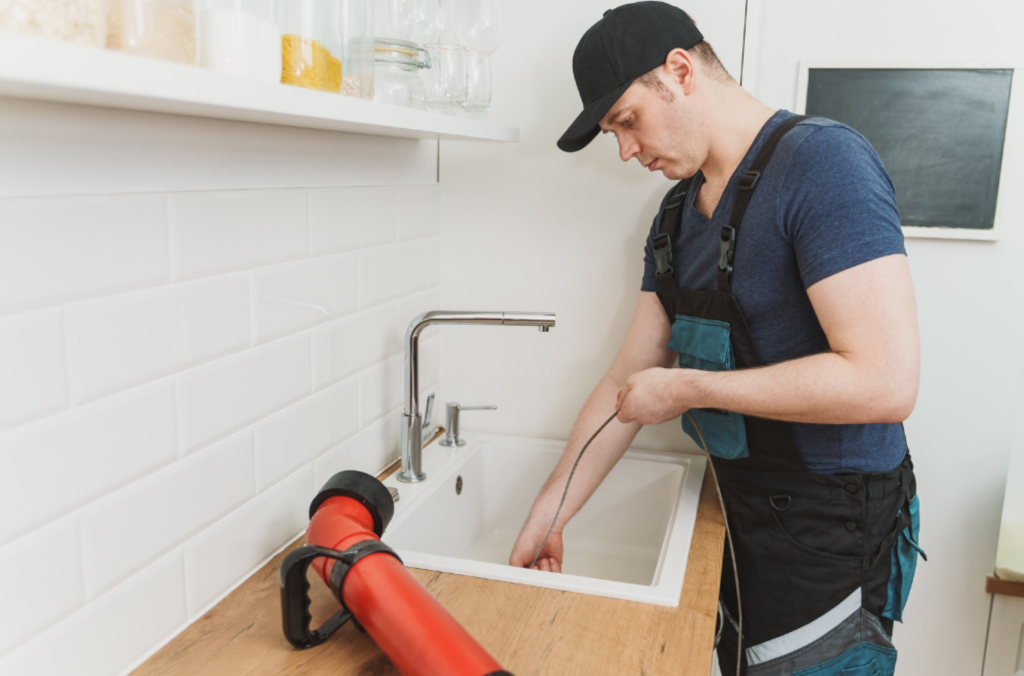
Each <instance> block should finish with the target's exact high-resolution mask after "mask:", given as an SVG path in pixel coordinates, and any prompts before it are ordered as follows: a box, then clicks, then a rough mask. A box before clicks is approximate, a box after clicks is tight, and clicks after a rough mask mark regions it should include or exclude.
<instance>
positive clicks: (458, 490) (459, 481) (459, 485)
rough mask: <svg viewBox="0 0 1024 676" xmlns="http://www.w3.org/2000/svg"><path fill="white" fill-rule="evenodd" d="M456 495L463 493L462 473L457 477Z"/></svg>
mask: <svg viewBox="0 0 1024 676" xmlns="http://www.w3.org/2000/svg"><path fill="white" fill-rule="evenodd" d="M455 495H462V475H461V474H460V475H459V476H458V477H457V478H456V479H455Z"/></svg>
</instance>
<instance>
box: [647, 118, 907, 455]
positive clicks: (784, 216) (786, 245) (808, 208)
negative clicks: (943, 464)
mask: <svg viewBox="0 0 1024 676" xmlns="http://www.w3.org/2000/svg"><path fill="white" fill-rule="evenodd" d="M791 116H792V113H790V112H787V111H784V110H780V111H778V112H776V113H775V115H774V116H772V118H771V119H770V120H769V121H768V123H767V124H766V125H765V126H764V128H763V129H762V130H761V132H760V133H759V134H758V136H757V138H756V139H755V140H754V143H753V145H751V147H750V149H749V150H748V151H747V154H746V156H745V157H744V158H743V161H742V162H740V164H739V166H738V167H737V168H736V171H735V173H733V175H732V177H731V178H730V179H729V183H728V185H727V186H726V188H725V192H724V193H723V194H722V198H721V200H719V202H718V205H717V206H716V207H715V212H714V214H712V217H711V219H710V220H708V219H707V218H706V217H705V216H704V215H703V214H701V213H700V212H699V211H697V210H696V209H695V208H694V206H693V201H694V197H695V196H696V194H697V192H698V191H699V190H700V187H701V185H702V184H703V182H704V177H703V174H701V173H699V172H698V174H697V176H696V177H695V178H694V181H693V184H692V186H691V188H690V191H689V193H688V194H687V196H686V203H685V206H684V209H683V219H682V223H681V226H682V227H681V228H680V231H679V236H678V238H677V239H676V241H675V242H674V243H673V249H672V253H673V265H674V267H675V271H676V282H677V283H678V284H679V286H680V287H687V288H691V289H714V288H716V274H717V268H718V255H719V248H720V247H719V241H720V240H719V237H720V232H721V229H722V226H723V225H726V224H727V223H728V222H729V217H730V216H731V214H732V207H733V203H734V202H735V200H736V192H737V182H738V180H739V177H740V176H741V175H742V174H743V172H745V171H746V170H747V169H748V168H749V167H750V165H751V164H752V163H753V161H754V157H755V156H756V155H757V152H758V150H760V148H761V146H762V145H763V144H764V142H765V141H766V140H767V138H768V136H769V134H771V132H772V131H773V130H774V129H775V127H776V126H778V125H779V124H780V123H781V122H782V121H783V120H785V119H787V118H788V117H791ZM673 189H674V186H673ZM669 194H671V191H669ZM667 198H668V195H666V199H667ZM662 206H663V207H664V200H663V201H662ZM660 218H661V213H660V211H659V214H658V216H657V217H656V218H655V219H654V226H653V227H652V228H651V233H652V234H651V235H650V236H649V237H648V239H647V247H646V249H645V254H644V278H643V285H642V287H641V288H642V290H644V291H658V289H659V286H658V280H657V278H656V277H655V264H654V256H653V255H652V253H651V238H652V237H653V235H654V234H656V233H657V232H658V230H659V228H660ZM890 254H906V250H905V249H904V247H903V232H902V230H901V229H900V217H899V212H898V211H897V209H896V193H895V191H894V190H893V186H892V181H891V180H890V178H889V175H888V173H886V171H885V167H883V166H882V162H881V160H880V159H879V158H878V154H877V153H876V152H875V150H874V148H872V147H871V145H870V144H869V143H868V141H867V139H865V138H864V137H863V136H861V135H860V134H858V133H857V132H856V131H854V130H853V129H851V128H850V127H847V126H845V125H842V124H839V123H838V122H833V121H831V120H826V119H822V118H814V119H811V120H808V121H806V122H803V123H801V124H799V125H797V126H796V127H794V128H793V129H792V130H791V131H790V132H789V133H788V134H787V135H786V136H785V137H784V138H783V139H782V142H781V143H780V144H779V146H778V148H776V150H775V153H774V155H773V156H772V159H771V161H770V162H769V163H768V166H767V167H766V169H765V171H764V172H763V173H762V175H761V178H760V180H759V182H758V185H757V189H756V190H754V194H753V197H752V199H751V201H750V205H749V206H748V208H747V212H746V216H745V217H744V219H743V223H742V226H741V227H740V229H739V232H738V233H737V238H736V254H735V259H734V263H733V264H734V271H733V277H732V291H733V293H734V294H735V296H736V300H737V301H738V302H739V305H740V308H741V309H742V310H743V314H744V316H745V317H746V320H747V324H748V325H749V327H750V332H751V334H752V335H753V339H754V345H755V347H756V348H757V352H758V355H759V356H760V357H761V360H762V362H763V363H764V364H766V365H769V364H775V363H778V362H782V361H787V360H790V359H797V358H799V357H805V356H807V355H811V354H817V353H821V352H828V351H829V344H828V340H827V338H826V337H825V332H824V331H823V330H822V328H821V325H820V324H819V323H818V318H817V316H816V315H815V314H814V308H813V307H812V306H811V302H810V299H809V298H808V296H807V288H808V287H810V286H811V285H813V284H814V283H816V282H819V281H821V280H822V279H825V278H826V277H829V276H831V275H834V274H836V273H837V272H842V271H843V270H846V269H849V268H852V267H854V266H856V265H859V264H861V263H866V262H867V261H870V260H874V259H876V258H880V257H882V256H888V255H890ZM789 425H790V429H791V430H792V432H793V439H794V440H795V441H796V446H797V450H798V451H799V452H800V455H801V457H802V458H803V459H804V462H805V464H806V465H807V467H808V469H810V470H811V471H812V472H818V473H822V474H834V473H836V472H861V473H864V472H882V471H888V470H890V469H892V468H893V467H895V466H897V465H898V464H899V463H900V462H901V461H902V459H903V455H904V452H905V451H906V448H907V445H906V439H905V437H904V434H903V427H902V426H901V425H898V424H896V425H893V424H882V423H879V424H871V425H819V424H808V423H789Z"/></svg>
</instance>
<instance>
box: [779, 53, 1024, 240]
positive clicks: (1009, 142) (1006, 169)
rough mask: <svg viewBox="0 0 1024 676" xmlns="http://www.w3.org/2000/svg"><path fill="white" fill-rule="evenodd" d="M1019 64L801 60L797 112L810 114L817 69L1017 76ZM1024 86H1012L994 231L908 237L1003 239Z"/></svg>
mask: <svg viewBox="0 0 1024 676" xmlns="http://www.w3.org/2000/svg"><path fill="white" fill-rule="evenodd" d="M1020 65H1021V64H1019V63H1017V62H1014V61H1010V60H1005V59H927V60H921V59H821V58H815V59H801V61H800V67H799V77H798V81H797V89H796V107H795V108H794V112H796V113H797V114H799V115H803V114H804V113H805V112H806V110H807V85H808V82H809V80H810V71H811V70H812V69H814V68H828V69H837V68H851V69H868V68H879V69H882V68H891V69H910V70H918V69H920V70H953V69H960V68H964V69H971V70H985V69H993V70H1012V71H1013V75H1014V76H1016V75H1017V72H1016V71H1017V70H1018V68H1020ZM1021 89H1022V86H1021V85H1020V84H1018V85H1017V86H1013V85H1011V86H1010V102H1009V110H1008V114H1007V118H1006V134H1005V136H1004V137H1003V157H1002V162H1001V163H1000V169H999V187H998V189H997V193H996V211H995V218H994V220H993V224H992V228H991V229H986V230H977V229H972V228H940V227H918V226H907V225H905V226H903V236H904V237H921V238H927V239H966V240H980V241H994V240H997V239H999V237H1000V235H1001V234H1002V232H1003V229H1004V228H1003V227H1002V221H1003V219H1004V211H1005V210H1004V209H1003V205H1002V200H1000V199H999V198H1000V196H1001V195H1003V194H1004V193H1003V188H1004V187H1006V186H1008V185H1010V183H1009V177H1010V171H1011V166H1010V164H1011V163H1010V155H1011V154H1012V152H1010V151H1011V150H1012V149H1013V148H1014V143H1015V142H1016V140H1017V129H1016V124H1015V119H1014V118H1015V117H1016V110H1017V109H1018V108H1019V106H1020V105H1021V104H1020V96H1021V92H1020V90H1021Z"/></svg>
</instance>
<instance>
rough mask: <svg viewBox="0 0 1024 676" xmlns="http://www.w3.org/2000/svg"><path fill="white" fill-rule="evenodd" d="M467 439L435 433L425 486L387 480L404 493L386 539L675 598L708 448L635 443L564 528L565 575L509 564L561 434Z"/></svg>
mask: <svg viewBox="0 0 1024 676" xmlns="http://www.w3.org/2000/svg"><path fill="white" fill-rule="evenodd" d="M466 436H467V438H468V440H469V443H468V444H467V445H466V446H464V447H462V448H457V449H448V448H445V447H443V446H440V445H439V444H437V443H436V442H435V443H432V444H430V445H429V446H427V447H425V448H424V449H423V469H424V471H425V472H426V474H427V479H426V480H425V481H423V482H422V483H418V484H406V483H402V482H400V481H398V479H397V473H396V474H395V475H392V476H391V477H389V478H388V479H387V480H386V481H385V482H384V484H385V485H386V486H388V487H394V488H397V489H398V491H399V500H398V502H397V503H396V504H395V516H394V519H393V520H392V521H391V525H390V526H388V529H387V531H386V532H385V533H384V538H383V540H384V542H386V543H388V544H389V545H391V547H393V548H394V549H395V550H396V551H397V552H398V554H399V555H400V556H401V557H402V559H403V561H405V564H406V565H407V566H409V567H412V568H424V569H427V570H437V571H442V572H446V573H458V574H461V575H472V576H474V577H482V578H488V579H491V580H504V581H506V582H516V583H520V584H528V585H534V586H537V587H548V588H551V589H562V590H566V591H573V592H580V593H584V594H595V595H598V596H609V597H612V598H619V599H628V600H632V601H642V602H646V603H654V604H658V605H663V606H675V605H677V604H678V603H679V595H680V593H681V592H682V589H683V576H684V574H685V572H686V561H687V558H688V556H689V552H690V539H691V537H692V535H693V525H694V521H695V519H696V516H697V502H698V497H699V495H700V486H701V481H702V479H703V477H704V467H705V458H704V456H700V455H689V454H683V453H663V452H656V451H640V450H633V449H630V450H629V451H628V452H627V453H626V455H625V457H623V459H622V460H621V461H620V462H619V463H618V464H617V465H616V466H615V468H614V469H613V470H612V472H611V473H610V474H609V475H608V477H607V478H606V479H605V481H604V483H602V484H601V486H600V488H598V490H597V491H596V492H595V493H594V495H593V496H592V497H591V499H590V500H589V501H588V502H587V504H586V505H584V507H583V509H582V510H580V512H579V513H578V514H577V515H576V516H575V517H574V518H573V520H572V521H570V522H569V525H568V526H567V527H566V529H565V532H564V534H563V541H564V544H565V555H564V563H563V566H562V570H563V572H562V573H548V572H544V571H539V570H527V569H524V568H513V567H511V566H509V565H507V564H508V555H509V552H510V551H511V549H512V545H513V543H514V542H515V539H516V536H517V535H518V533H519V529H520V528H521V527H522V525H523V522H524V521H525V520H526V516H527V514H528V513H529V511H530V505H531V504H532V503H533V499H534V498H535V497H536V495H537V493H538V491H540V488H541V486H542V485H543V484H544V480H545V479H546V478H547V477H548V474H550V472H551V470H552V469H553V468H554V466H555V463H556V462H557V461H558V458H559V456H560V455H561V453H562V450H563V449H564V447H565V442H560V441H547V440H539V439H530V438H523V437H512V436H503V435H494V434H486V433H473V432H469V433H468V434H467V435H466ZM588 452H589V451H588ZM586 462H587V456H586V455H584V456H583V460H582V461H581V466H583V465H585V464H586ZM457 487H458V490H457Z"/></svg>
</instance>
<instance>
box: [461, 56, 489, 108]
mask: <svg viewBox="0 0 1024 676" xmlns="http://www.w3.org/2000/svg"><path fill="white" fill-rule="evenodd" d="M490 106H491V58H490V56H488V55H487V54H486V53H484V52H479V51H477V50H475V49H470V50H467V51H466V104H465V106H464V109H465V116H466V117H468V118H470V119H472V120H482V119H484V116H486V115H487V109H488V108H490Z"/></svg>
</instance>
